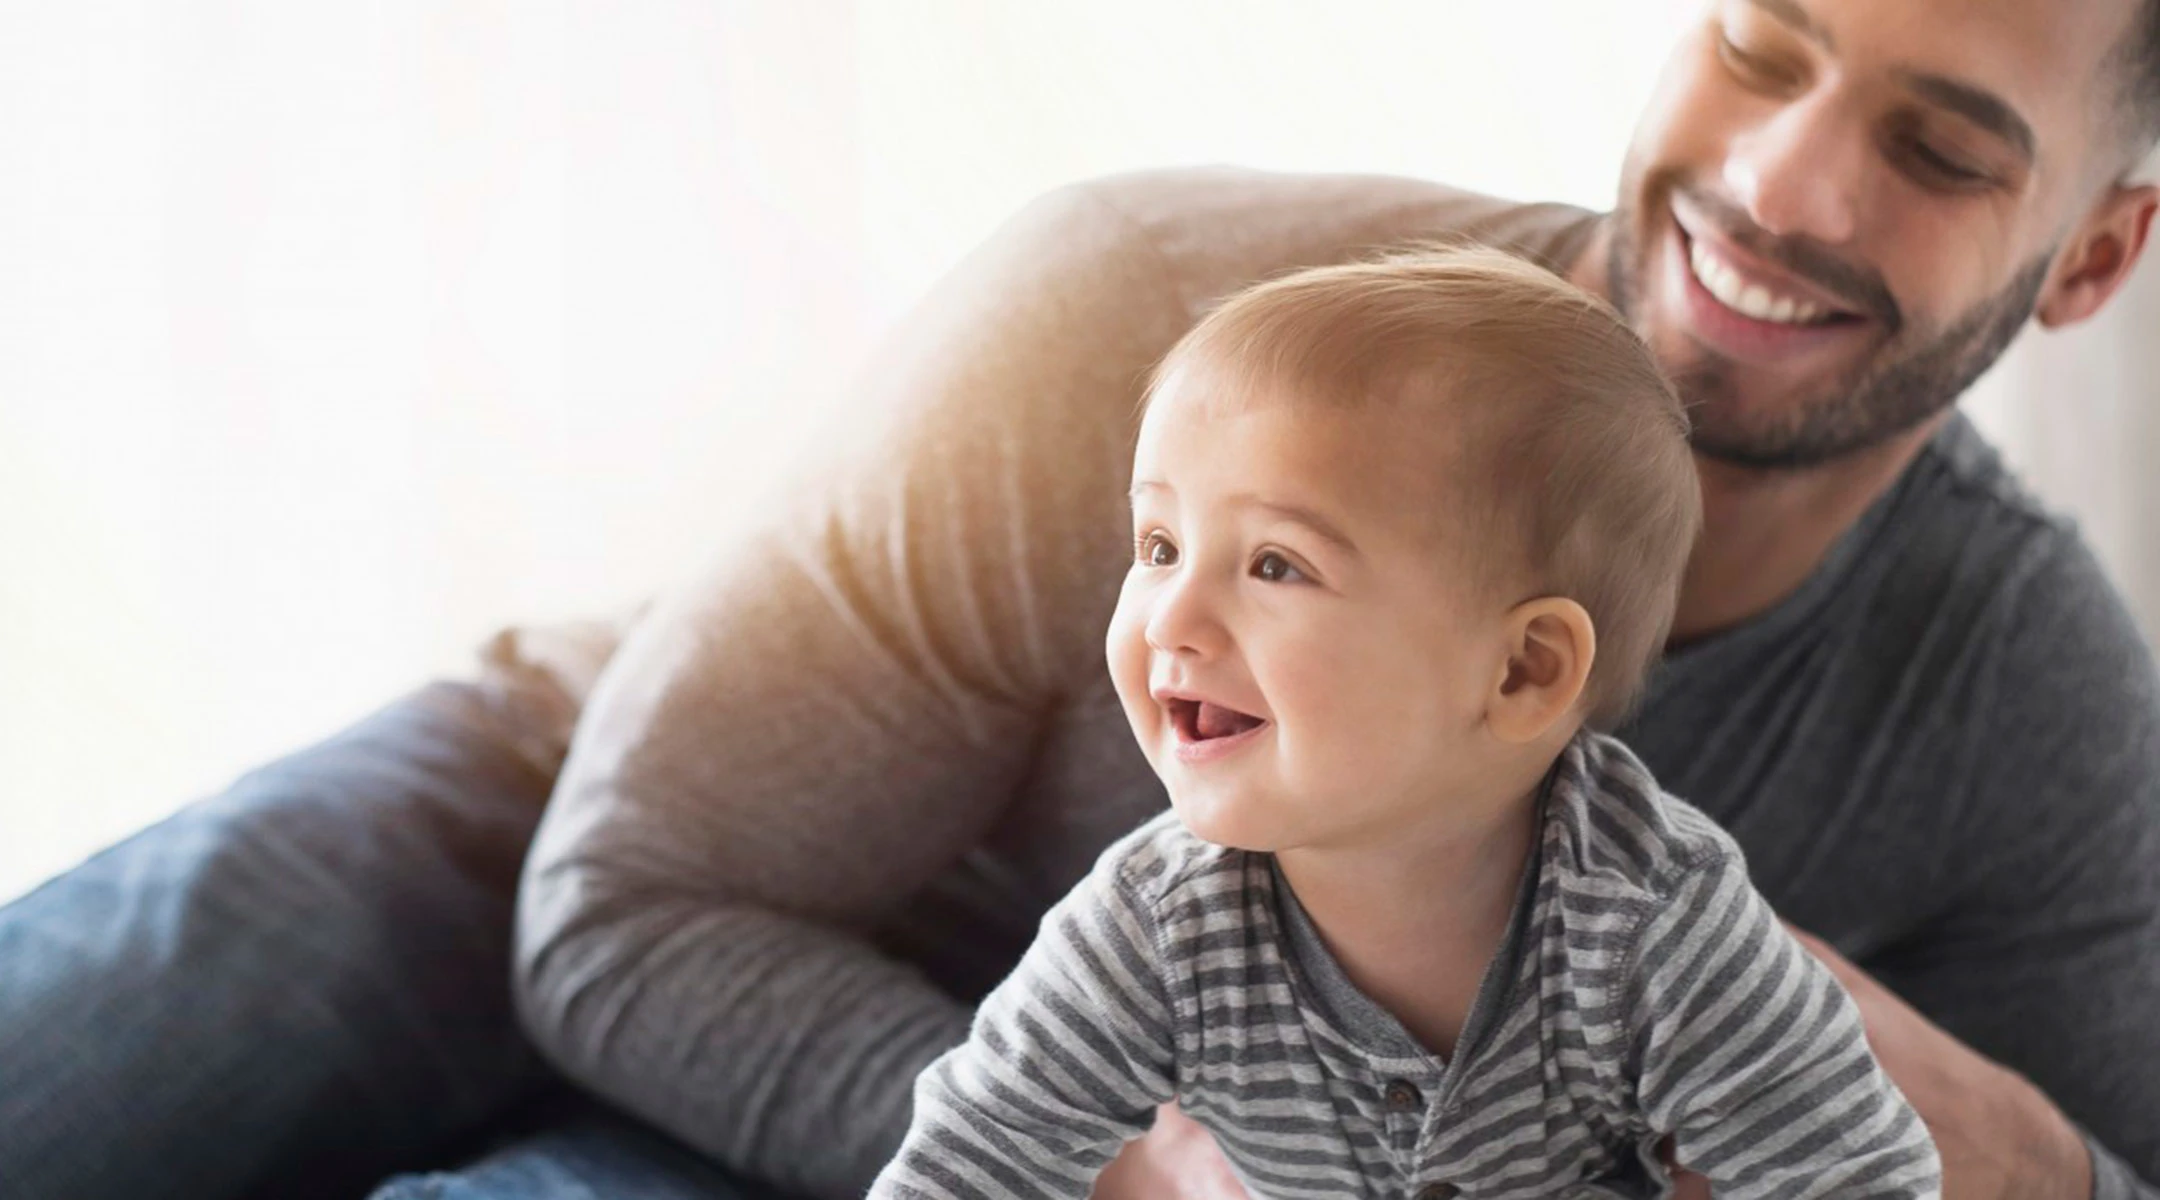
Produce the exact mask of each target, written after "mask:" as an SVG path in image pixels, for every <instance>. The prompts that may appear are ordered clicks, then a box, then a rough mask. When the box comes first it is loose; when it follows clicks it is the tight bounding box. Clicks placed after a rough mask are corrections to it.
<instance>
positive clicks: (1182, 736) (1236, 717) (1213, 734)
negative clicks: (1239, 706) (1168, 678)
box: [1164, 700, 1267, 742]
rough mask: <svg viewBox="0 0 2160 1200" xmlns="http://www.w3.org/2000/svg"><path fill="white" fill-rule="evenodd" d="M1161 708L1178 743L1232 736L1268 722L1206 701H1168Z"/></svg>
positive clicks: (1208, 740) (1248, 731) (1206, 740)
mask: <svg viewBox="0 0 2160 1200" xmlns="http://www.w3.org/2000/svg"><path fill="white" fill-rule="evenodd" d="M1164 707H1165V708H1166V709H1168V710H1169V712H1170V723H1171V724H1172V725H1173V726H1175V727H1176V728H1177V734H1178V740H1179V741H1181V742H1210V741H1214V740H1215V739H1217V738H1232V737H1236V736H1237V735H1239V734H1241V733H1250V732H1251V731H1253V730H1255V729H1258V728H1260V727H1261V726H1262V725H1265V724H1267V722H1266V721H1263V720H1261V719H1260V718H1259V717H1256V716H1253V715H1252V714H1251V713H1241V712H1239V711H1238V710H1236V709H1234V708H1224V707H1223V706H1222V705H1220V704H1215V703H1211V702H1209V701H1206V700H1168V701H1165V702H1164Z"/></svg>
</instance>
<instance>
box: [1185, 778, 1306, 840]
mask: <svg viewBox="0 0 2160 1200" xmlns="http://www.w3.org/2000/svg"><path fill="white" fill-rule="evenodd" d="M1170 807H1171V808H1173V809H1175V810H1177V815H1178V820H1179V821H1180V822H1182V823H1183V824H1184V826H1185V828H1186V829H1187V830H1188V831H1190V832H1191V833H1192V835H1193V836H1194V837H1196V838H1199V839H1200V840H1201V841H1203V842H1208V843H1211V844H1213V845H1217V846H1223V847H1226V848H1228V849H1231V850H1248V851H1251V852H1253V853H1255V854H1272V853H1274V852H1275V851H1278V850H1281V849H1283V848H1284V847H1286V846H1289V845H1292V844H1294V843H1295V841H1296V839H1295V837H1294V836H1293V831H1292V829H1291V823H1290V822H1289V821H1286V820H1284V817H1285V816H1286V815H1287V814H1285V813H1284V812H1283V811H1282V808H1281V804H1280V801H1279V800H1276V799H1275V798H1273V797H1265V796H1255V795H1251V794H1249V793H1245V792H1241V791H1240V790H1238V789H1228V788H1191V789H1176V788H1173V789H1172V790H1171V793H1170Z"/></svg>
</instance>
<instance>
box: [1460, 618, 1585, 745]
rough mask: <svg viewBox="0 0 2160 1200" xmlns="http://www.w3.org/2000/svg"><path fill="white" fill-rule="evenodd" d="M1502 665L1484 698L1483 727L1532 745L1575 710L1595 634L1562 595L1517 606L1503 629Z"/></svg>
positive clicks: (1583, 683)
mask: <svg viewBox="0 0 2160 1200" xmlns="http://www.w3.org/2000/svg"><path fill="white" fill-rule="evenodd" d="M1503 629H1504V630H1505V634H1506V637H1507V661H1506V662H1504V663H1503V664H1502V665H1501V668H1500V677H1499V678H1498V679H1497V680H1495V681H1494V684H1493V688H1492V692H1491V694H1490V695H1488V696H1487V697H1486V700H1485V703H1486V712H1485V719H1486V724H1487V725H1488V726H1490V727H1491V729H1492V731H1493V734H1494V735H1495V736H1497V737H1498V738H1499V739H1500V740H1501V741H1504V742H1508V743H1511V744H1515V745H1522V744H1526V743H1529V742H1534V741H1537V740H1538V739H1539V738H1542V737H1544V736H1545V735H1546V734H1547V733H1549V732H1551V731H1552V730H1553V728H1554V727H1555V726H1557V725H1559V724H1561V723H1562V722H1564V721H1566V720H1567V719H1568V718H1569V717H1571V716H1573V715H1574V714H1575V711H1576V702H1577V701H1579V700H1581V699H1582V694H1583V688H1584V686H1585V685H1586V684H1588V683H1589V681H1590V664H1591V663H1593V662H1595V661H1596V660H1597V630H1596V628H1595V627H1594V626H1593V625H1592V624H1591V621H1590V614H1589V613H1588V612H1586V611H1584V610H1583V606H1582V605H1580V604H1577V603H1575V602H1574V601H1573V600H1569V599H1567V598H1566V597H1564V596H1543V597H1540V598H1538V599H1536V600H1529V601H1525V602H1523V603H1522V604H1518V605H1516V606H1515V608H1514V609H1513V610H1512V611H1510V612H1509V613H1508V615H1507V621H1506V624H1505V625H1504V626H1503Z"/></svg>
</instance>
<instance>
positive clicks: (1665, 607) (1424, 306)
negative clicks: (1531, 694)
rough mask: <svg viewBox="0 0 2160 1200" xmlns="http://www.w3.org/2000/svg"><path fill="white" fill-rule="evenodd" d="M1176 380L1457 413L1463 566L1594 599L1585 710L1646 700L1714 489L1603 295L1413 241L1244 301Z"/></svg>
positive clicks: (1195, 337)
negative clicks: (1708, 492)
mask: <svg viewBox="0 0 2160 1200" xmlns="http://www.w3.org/2000/svg"><path fill="white" fill-rule="evenodd" d="M1188 369H1189V370H1190V375H1187V371H1188ZM1174 375H1178V376H1186V377H1188V378H1194V379H1196V380H1204V383H1203V384H1202V386H1204V387H1206V388H1207V389H1208V390H1207V395H1208V396H1209V399H1208V400H1207V401H1206V403H1208V404H1210V406H1211V407H1212V406H1216V405H1223V406H1226V407H1230V408H1236V407H1242V406H1245V405H1248V404H1252V403H1278V402H1281V403H1293V404H1321V405H1327V406H1330V407H1358V406H1362V405H1365V404H1371V403H1389V402H1397V403H1412V404H1430V405H1434V406H1435V407H1436V408H1437V410H1438V412H1439V413H1444V414H1446V415H1447V416H1448V417H1451V418H1455V417H1459V418H1460V420H1458V422H1457V424H1458V426H1459V428H1461V429H1462V430H1463V431H1464V432H1465V436H1464V438H1463V439H1462V441H1461V442H1460V443H1458V445H1459V446H1460V451H1459V453H1460V454H1461V458H1460V460H1459V463H1457V462H1450V463H1436V464H1434V466H1435V473H1436V474H1442V475H1445V476H1447V477H1449V478H1450V479H1451V480H1452V479H1454V478H1459V479H1460V480H1461V482H1460V483H1459V484H1454V485H1453V486H1452V487H1451V488H1450V490H1449V491H1447V492H1445V493H1443V494H1445V495H1447V496H1448V500H1449V503H1450V505H1451V507H1450V509H1449V512H1448V516H1449V518H1450V519H1449V521H1448V526H1447V527H1448V528H1449V529H1450V530H1451V531H1457V532H1460V533H1462V534H1463V535H1464V536H1463V537H1462V538H1460V539H1450V540H1451V541H1454V540H1459V541H1461V542H1462V543H1463V544H1464V546H1465V548H1466V549H1468V550H1469V551H1470V552H1471V554H1472V557H1471V559H1470V560H1468V561H1467V562H1465V563H1464V567H1465V576H1464V578H1465V579H1466V581H1473V582H1475V583H1476V584H1477V585H1479V586H1484V587H1488V588H1492V589H1499V588H1505V589H1509V590H1512V591H1514V592H1515V593H1516V594H1514V595H1513V596H1512V597H1511V598H1510V599H1511V600H1512V601H1514V602H1520V601H1522V600H1528V599H1531V598H1534V597H1536V596H1540V595H1561V596H1566V597H1568V598H1569V599H1572V600H1574V601H1575V602H1576V603H1578V604H1581V605H1582V606H1583V608H1584V609H1585V610H1587V611H1588V612H1589V614H1590V619H1591V622H1592V624H1593V625H1594V626H1595V629H1596V635H1597V652H1596V655H1595V656H1594V658H1593V660H1592V666H1591V672H1590V678H1589V681H1588V683H1587V684H1586V686H1585V689H1584V699H1583V703H1584V707H1585V711H1586V713H1587V718H1588V720H1589V721H1590V722H1591V723H1592V724H1593V725H1594V726H1598V727H1603V728H1609V727H1611V726H1614V725H1617V724H1618V723H1619V722H1620V721H1621V720H1622V719H1623V718H1624V717H1625V716H1626V715H1627V714H1628V712H1629V711H1630V710H1631V709H1632V708H1633V706H1634V703H1635V700H1636V698H1637V696H1638V695H1639V693H1640V691H1641V687H1642V683H1643V681H1644V679H1645V677H1646V676H1647V674H1648V672H1649V669H1650V667H1651V665H1652V664H1653V663H1654V662H1655V661H1656V660H1657V658H1658V656H1659V654H1660V653H1661V652H1662V651H1663V649H1664V644H1665V639H1666V636H1667V635H1668V633H1669V632H1670V630H1671V628H1672V618H1673V611H1674V607H1675V605H1676V604H1677V603H1678V597H1679V588H1680V578H1681V575H1682V573H1683V571H1684V569H1685V567H1686V565H1687V559H1688V554H1689V551H1690V550H1691V548H1692V547H1693V545H1694V542H1695V536H1696V533H1697V531H1698V530H1699V529H1700V527H1701V524H1702V501H1701V485H1700V482H1699V481H1698V479H1697V477H1696V473H1695V462H1694V457H1693V455H1692V453H1691V452H1690V450H1689V448H1688V418H1687V414H1686V411H1685V410H1684V409H1683V408H1682V407H1681V403H1680V399H1679V397H1678V395H1677V394H1676V393H1675V392H1674V390H1673V388H1672V385H1671V384H1670V383H1668V382H1667V380H1666V379H1665V376H1664V375H1663V373H1662V372H1660V371H1659V369H1658V366H1657V362H1656V360H1655V359H1654V358H1653V357H1652V356H1651V353H1650V350H1649V348H1648V347H1647V346H1645V345H1644V344H1643V342H1642V340H1641V339H1640V338H1639V337H1637V336H1636V334H1635V333H1634V331H1633V330H1631V329H1629V328H1628V326H1627V324H1626V322H1624V321H1622V320H1621V318H1620V316H1619V314H1618V313H1616V312H1614V311H1613V310H1612V308H1611V307H1610V306H1608V305H1607V304H1606V303H1605V302H1604V301H1602V300H1600V299H1598V298H1597V297H1595V296H1592V295H1590V294H1589V293H1587V292H1584V291H1582V290H1581V289H1579V288H1576V287H1574V286H1572V285H1570V284H1568V283H1567V282H1566V281H1564V280H1562V279H1560V278H1559V277H1558V276H1556V275H1553V274H1551V273H1550V272H1548V271H1545V270H1543V269H1541V268H1539V267H1536V266H1533V265H1532V264H1530V263H1529V262H1526V261H1524V260H1523V259H1520V258H1517V257H1515V256H1513V255H1509V254H1505V253H1502V252H1500V251H1497V250H1486V249H1472V248H1464V247H1450V246H1423V247H1417V248H1414V249H1411V250H1406V251H1402V252H1398V253H1394V254H1390V255H1387V256H1385V257H1381V258H1378V259H1375V260H1372V261H1368V262H1361V263H1350V264H1342V265H1336V266H1328V267H1318V268H1313V269H1309V270H1304V271H1299V272H1296V273H1294V274H1290V275H1286V276H1283V277H1280V278H1277V279H1274V280H1272V281H1269V282H1265V283H1262V284H1259V285H1257V286H1255V287H1252V288H1249V289H1247V290H1246V291H1243V292H1240V293H1238V294H1236V295H1235V296H1232V297H1231V298H1230V299H1229V300H1228V301H1226V302H1224V303H1223V304H1222V305H1221V306H1220V307H1218V308H1216V309H1215V310H1214V311H1213V312H1212V313H1210V314H1209V315H1208V316H1207V317H1206V318H1205V319H1203V320H1202V321H1201V322H1200V324H1199V325H1197V326H1195V327H1194V328H1193V329H1192V330H1191V331H1190V332H1189V333H1187V334H1186V335H1185V337H1184V339H1183V340H1182V341H1180V342H1179V343H1178V344H1177V346H1176V347H1174V348H1173V349H1172V350H1171V351H1170V354H1169V355H1168V356H1167V357H1166V358H1165V359H1164V360H1163V362H1162V364H1161V366H1159V367H1158V368H1157V369H1156V375H1155V383H1156V385H1157V386H1159V385H1160V384H1162V383H1163V382H1165V381H1167V380H1169V379H1170V378H1171V377H1172V376H1174ZM1149 391H1150V394H1153V392H1154V391H1155V388H1154V387H1151V388H1150V389H1149ZM1451 466H1452V467H1457V468H1458V469H1456V470H1453V471H1448V470H1446V468H1448V467H1451ZM1495 548H1516V549H1518V550H1519V551H1520V553H1519V554H1509V553H1503V554H1495V553H1494V552H1493V551H1494V550H1495ZM1503 567H1504V569H1503ZM1523 589H1527V590H1526V591H1525V590H1523Z"/></svg>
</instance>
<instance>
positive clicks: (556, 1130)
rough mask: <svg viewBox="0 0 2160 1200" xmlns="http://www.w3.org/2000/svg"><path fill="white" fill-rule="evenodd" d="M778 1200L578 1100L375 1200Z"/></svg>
mask: <svg viewBox="0 0 2160 1200" xmlns="http://www.w3.org/2000/svg"><path fill="white" fill-rule="evenodd" d="M539 1196H544V1197H547V1198H548V1200H780V1197H779V1196H778V1194H777V1193H775V1192H770V1191H766V1190H763V1189H759V1188H754V1187H748V1186H745V1185H743V1184H740V1183H738V1182H736V1181H735V1180H734V1178H733V1177H732V1176H730V1175H729V1174H728V1173H727V1172H725V1171H723V1170H722V1169H720V1168H719V1167H717V1166H714V1165H713V1164H712V1163H710V1162H708V1161H706V1160H705V1159H703V1158H701V1157H699V1156H698V1155H697V1154H695V1153H693V1152H691V1151H690V1150H688V1149H686V1148H684V1147H683V1146H682V1145H680V1144H679V1143H677V1142H674V1141H672V1140H670V1139H669V1138H667V1137H666V1136H665V1135H663V1134H660V1133H657V1132H655V1131H653V1130H652V1129H650V1128H648V1127H646V1126H644V1125H642V1124H640V1123H638V1122H637V1121H635V1120H633V1119H631V1118H629V1117H625V1116H622V1115H620V1114H617V1113H615V1112H613V1111H611V1110H609V1109H606V1108H603V1107H602V1106H601V1105H600V1104H599V1103H598V1102H597V1101H590V1100H578V1101H574V1102H572V1103H571V1104H569V1105H568V1106H557V1107H556V1108H555V1109H554V1110H552V1111H550V1112H549V1113H547V1114H545V1115H544V1116H543V1117H542V1118H541V1119H540V1120H539V1122H538V1132H535V1133H532V1134H530V1135H527V1136H524V1137H520V1138H517V1139H515V1140H513V1141H510V1142H508V1143H506V1144H505V1145H503V1146H502V1147H501V1148H499V1149H497V1150H495V1151H493V1152H492V1153H489V1154H487V1155H485V1156H484V1157H482V1158H480V1159H479V1160H477V1161H475V1162H473V1163H472V1164H471V1165H469V1166H467V1167H464V1168H462V1169H460V1170H457V1171H452V1172H436V1173H431V1174H427V1175H408V1176H403V1177H400V1178H398V1179H394V1180H392V1181H390V1182H389V1183H388V1184H386V1185H384V1186H383V1188H382V1189H381V1190H379V1191H377V1192H376V1193H375V1194H374V1196H373V1198H372V1200H513V1198H516V1200H523V1198H525V1197H539Z"/></svg>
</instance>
